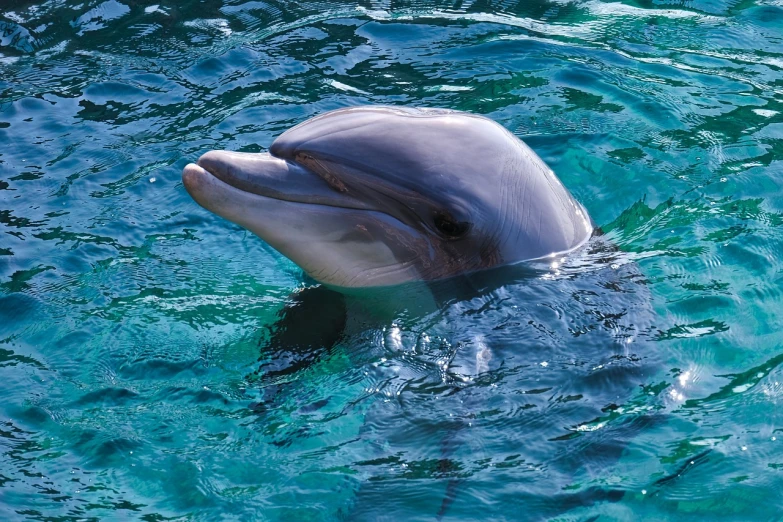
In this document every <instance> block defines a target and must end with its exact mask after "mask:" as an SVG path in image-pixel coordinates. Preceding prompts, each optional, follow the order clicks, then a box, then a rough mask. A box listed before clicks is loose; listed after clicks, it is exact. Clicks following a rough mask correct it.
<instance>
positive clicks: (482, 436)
mask: <svg viewBox="0 0 783 522" xmlns="http://www.w3.org/2000/svg"><path fill="white" fill-rule="evenodd" d="M368 103H376V104H378V103H382V104H400V105H412V106H432V107H448V108H453V109H460V110H466V111H471V112H475V113H479V114H483V115H486V116H488V117H490V118H493V119H494V120H496V121H498V122H499V123H501V124H502V125H504V126H505V127H506V128H508V129H510V130H511V131H512V132H514V133H515V134H516V135H518V136H519V137H520V138H522V139H524V140H525V141H526V142H527V143H528V144H529V145H530V146H531V147H532V148H533V149H534V150H536V152H537V153H538V154H539V155H540V156H541V157H542V158H543V159H544V160H545V161H546V162H547V163H548V164H549V165H550V166H551V167H552V168H553V169H554V170H555V172H556V173H557V174H558V176H559V177H560V178H561V179H562V180H563V182H564V183H565V185H566V186H567V187H568V188H569V189H570V190H571V192H572V193H573V194H574V195H575V197H576V198H577V199H578V200H579V201H581V202H582V203H583V204H584V205H585V207H586V208H587V209H588V211H589V212H590V214H591V216H592V217H593V219H594V220H595V222H596V223H597V224H598V225H600V226H601V227H602V229H603V230H604V231H605V233H606V235H605V236H604V238H605V239H606V240H607V241H608V242H609V244H612V245H616V246H617V247H619V250H618V251H612V250H611V249H610V250H609V252H608V253H606V254H602V255H597V256H596V255H592V254H589V253H585V254H584V256H586V257H584V258H578V259H576V260H573V261H572V262H571V264H572V266H571V268H569V269H568V270H566V269H565V268H563V269H557V268H553V269H552V271H551V273H548V274H545V275H544V276H541V277H536V278H528V279H524V278H523V279H521V280H509V281H506V282H504V283H503V284H499V285H493V286H490V287H487V288H486V289H485V290H483V291H481V292H477V293H469V294H464V293H459V292H456V293H454V294H453V296H452V298H451V299H446V300H444V301H442V302H439V303H438V305H437V306H436V307H435V308H433V306H432V303H429V304H424V305H421V306H419V305H418V304H416V303H417V299H418V297H416V296H413V297H411V296H407V299H408V300H407V301H406V299H405V296H402V298H400V299H399V301H397V298H398V297H399V296H397V297H394V299H395V301H396V302H399V303H412V304H410V305H405V307H404V308H403V309H402V310H396V311H395V312H394V313H393V314H392V315H391V316H388V315H386V316H384V315H383V314H381V315H379V316H377V317H381V319H377V318H376V319H375V320H373V321H363V322H362V321H359V322H358V323H359V326H358V327H357V326H356V323H357V321H356V320H353V321H354V324H353V327H350V328H347V329H346V330H345V332H343V334H342V335H341V336H340V337H339V338H336V337H334V332H325V333H324V334H323V337H322V338H323V341H322V344H321V345H318V343H316V344H315V345H312V346H310V347H309V348H308V350H307V351H305V353H299V352H293V351H291V350H290V349H288V348H286V346H285V345H284V344H281V343H280V342H278V341H279V339H280V338H281V334H280V332H281V331H282V330H281V328H282V326H281V325H280V323H279V322H278V319H279V318H280V317H281V316H285V313H286V312H285V311H284V309H285V307H286V306H287V304H288V306H289V309H290V306H291V303H292V302H293V301H292V299H294V298H292V295H293V294H294V293H295V292H296V291H297V290H300V289H302V288H304V287H305V286H307V285H310V284H311V282H310V281H307V280H306V278H305V277H304V276H303V275H302V273H301V271H300V270H299V269H298V268H297V267H296V266H295V265H293V264H292V263H291V262H289V261H287V260H286V259H284V258H282V257H281V256H280V255H279V254H277V253H276V252H275V251H273V250H272V249H270V248H269V247H267V246H266V245H264V243H263V242H262V241H260V240H259V239H257V238H255V237H254V236H252V235H250V234H249V233H247V232H245V231H243V230H242V229H240V228H238V227H236V226H234V225H232V224H230V223H228V222H225V221H223V220H221V219H219V218H217V217H216V216H213V215H211V214H209V213H208V212H206V211H205V210H203V209H201V208H200V207H198V206H197V205H196V204H195V203H194V202H193V201H192V200H191V199H190V198H189V196H188V195H187V193H186V192H185V190H184V188H183V187H182V184H181V182H180V173H181V170H182V168H183V167H184V166H185V164H187V163H188V162H191V161H193V160H194V159H196V158H197V157H198V156H199V155H200V154H201V153H203V152H205V151H207V150H210V149H230V150H241V151H263V150H266V148H267V147H268V146H269V145H270V144H271V142H272V141H273V139H274V138H275V137H276V136H277V135H279V134H280V133H281V132H283V131H284V130H285V129H287V128H289V127H291V126H292V125H294V124H297V123H299V122H301V121H303V120H305V119H307V118H309V117H311V116H314V115H317V114H320V113H323V112H324V111H327V110H330V109H335V108H339V107H345V106H351V105H356V104H368ZM781 160H783V4H781V3H780V1H779V0H741V1H740V0H737V1H732V0H713V1H700V0H680V1H678V0H671V1H669V2H664V1H654V0H652V1H647V0H638V1H631V0H628V1H625V2H600V1H598V0H588V1H575V2H562V1H545V0H537V1H531V2H484V1H475V2H472V1H470V0H468V1H457V2H434V3H427V4H419V3H417V2H415V1H414V2H361V3H359V4H338V3H325V2H321V3H312V2H298V3H287V2H280V1H276V0H273V1H250V2H242V1H229V0H226V1H222V2H221V1H217V0H215V1H213V0H209V1H205V2H196V1H184V2H170V1H168V0H161V1H159V2H158V3H157V4H153V3H152V2H147V3H141V2H135V1H128V0H107V1H101V0H88V1H87V2H80V1H73V0H61V1H55V0H51V1H48V2H32V1H22V0H18V1H16V2H5V3H3V4H2V6H0V383H1V384H0V391H1V392H2V397H3V400H2V402H1V403H0V518H2V519H4V520H27V519H29V520H98V519H126V520H139V519H140V520H148V521H154V520H169V519H171V520H217V519H229V520H233V519H257V520H335V519H343V520H382V519H387V520H417V519H420V520H433V519H435V518H436V517H438V516H440V517H442V518H443V519H444V520H458V519H466V520H468V519H472V520H488V519H493V520H638V519H656V520H663V519H666V520H691V519H693V518H695V517H697V516H698V517H702V518H704V519H708V520H749V519H757V520H780V519H781V516H783V515H781V514H782V513H783V500H781V497H780V487H781V483H783V475H782V474H783V449H781V448H783V446H782V445H783V440H782V439H783V414H781V413H780V412H779V411H778V405H779V402H780V401H781V400H783V367H781V363H783V333H782V332H781V330H782V327H783V324H782V320H781V317H783V254H781V252H783V233H782V232H781V230H782V229H781V224H783V196H782V195H781V194H783V190H782V189H783V186H782V185H783V162H782V161H781ZM591 256H592V257H591ZM580 267H581V268H580ZM426 298H427V296H426V295H424V296H422V297H421V300H422V301H426ZM387 299H389V300H390V299H392V297H391V296H387ZM377 300H378V301H380V303H377V302H376V303H375V305H379V306H381V307H382V305H383V304H384V303H383V301H384V297H383V296H381V297H379V298H377ZM317 304H318V302H317V301H316V305H317ZM327 305H328V303H325V304H324V305H323V306H322V308H321V310H323V311H324V312H323V313H327V310H333V308H329V306H331V305H328V306H327ZM352 307H353V308H352ZM348 308H349V309H351V310H353V309H355V305H350V306H348ZM307 310H309V312H308V313H310V314H315V315H312V316H311V318H308V316H307V314H304V315H302V314H300V317H299V318H298V323H296V324H297V325H298V326H297V327H298V328H299V329H305V330H306V329H307V328H308V325H309V324H313V325H314V324H316V323H317V321H316V318H315V316H317V315H318V313H317V311H318V310H319V308H318V307H317V306H316V307H315V308H314V309H312V307H311V308H310V309H307ZM313 310H315V311H316V312H314V311H313ZM355 313H356V312H351V311H350V310H349V315H351V314H355ZM354 317H355V315H354ZM349 322H350V318H349ZM348 326H350V325H348ZM315 334H316V337H318V336H319V335H320V334H319V332H315ZM327 334H328V335H327ZM330 335H331V336H332V337H329V336H330ZM318 338H321V337H318ZM331 341H336V342H334V343H333V342H331ZM596 517H597V518H596Z"/></svg>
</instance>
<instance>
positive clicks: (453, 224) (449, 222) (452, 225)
mask: <svg viewBox="0 0 783 522" xmlns="http://www.w3.org/2000/svg"><path fill="white" fill-rule="evenodd" d="M435 228H437V229H438V231H439V232H440V233H441V234H443V235H444V236H446V237H449V238H458V237H462V236H464V235H465V233H466V232H467V231H468V229H469V228H470V223H467V222H465V221H454V220H453V219H451V218H450V217H448V216H444V215H443V214H438V215H436V216H435Z"/></svg>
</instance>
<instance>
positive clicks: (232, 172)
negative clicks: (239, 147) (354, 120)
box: [182, 150, 376, 210]
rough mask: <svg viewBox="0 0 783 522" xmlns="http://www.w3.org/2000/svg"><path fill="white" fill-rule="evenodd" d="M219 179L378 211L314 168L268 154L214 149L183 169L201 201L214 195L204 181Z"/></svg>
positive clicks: (289, 197) (252, 189)
mask: <svg viewBox="0 0 783 522" xmlns="http://www.w3.org/2000/svg"><path fill="white" fill-rule="evenodd" d="M209 177H212V178H216V179H218V180H220V181H222V182H223V183H225V184H226V185H229V186H231V187H233V188H235V189H238V190H241V191H242V192H246V193H249V194H255V195H257V196H263V197H265V198H271V199H276V200H280V201H288V202H291V203H307V204H312V205H321V206H329V207H338V208H349V209H356V210H376V209H375V208H373V206H371V205H368V204H367V202H365V201H362V200H360V199H357V198H355V197H352V196H350V195H349V194H347V193H346V191H345V190H344V189H342V190H341V187H340V186H339V185H338V186H335V182H334V181H330V180H326V179H324V178H323V177H321V176H320V175H318V174H317V173H315V172H313V171H312V170H310V169H308V168H306V167H304V166H302V165H300V164H298V163H296V162H293V161H289V160H284V159H280V158H277V157H275V156H272V155H271V154H269V153H261V154H258V153H245V152H231V151H223V150H213V151H210V152H207V153H206V154H204V155H202V156H201V157H200V158H199V159H198V161H197V163H189V164H188V165H186V166H185V168H184V170H183V171H182V182H183V184H184V185H185V188H186V189H187V190H188V192H189V193H190V194H191V196H193V198H194V199H196V201H197V202H199V203H202V202H203V201H204V200H205V199H208V198H211V197H214V196H215V195H214V194H208V193H203V189H201V187H203V186H204V183H203V181H205V180H206V179H208V178H209Z"/></svg>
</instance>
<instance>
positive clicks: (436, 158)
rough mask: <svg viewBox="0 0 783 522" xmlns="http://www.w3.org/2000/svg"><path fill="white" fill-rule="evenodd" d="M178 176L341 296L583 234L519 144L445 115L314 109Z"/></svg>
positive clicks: (543, 168) (473, 119) (496, 261)
mask: <svg viewBox="0 0 783 522" xmlns="http://www.w3.org/2000/svg"><path fill="white" fill-rule="evenodd" d="M182 180H183V183H184V185H185V188H186V190H187V191H188V193H189V194H190V195H191V196H192V197H193V199H194V200H196V202H197V203H198V204H200V205H201V206H202V207H204V208H206V209H207V210H209V211H211V212H213V213H215V214H217V215H219V216H221V217H223V218H225V219H228V220H229V221H232V222H234V223H236V224H238V225H240V226H242V227H244V228H246V229H248V230H250V231H251V232H253V233H254V234H256V235H257V236H259V237H260V238H261V239H263V240H264V241H266V242H267V243H268V244H269V245H271V246H272V247H273V248H275V249H276V250H277V251H279V252H280V253H281V254H283V255H284V256H286V257H288V258H289V259H291V260H292V261H293V262H294V263H296V264H297V265H299V266H300V267H301V268H302V269H303V270H304V271H305V273H306V274H307V275H309V276H310V277H312V278H313V279H314V280H316V281H318V282H320V283H323V284H325V285H327V286H330V287H336V288H344V289H350V288H366V287H380V286H390V285H399V284H402V283H407V282H413V281H426V282H430V281H438V280H445V279H448V278H451V277H454V276H457V275H463V274H470V273H474V272H478V271H481V270H486V269H490V268H494V267H499V266H504V265H510V264H516V263H520V262H523V261H535V260H542V259H547V258H549V257H550V256H556V255H559V254H565V253H568V252H571V251H574V250H576V249H578V248H580V247H581V246H582V245H584V244H585V243H586V242H587V240H588V239H589V238H590V237H591V235H592V233H593V229H594V226H593V222H592V220H591V219H590V217H589V216H588V214H587V211H586V210H585V208H584V207H583V206H582V205H581V204H580V203H579V202H577V201H576V200H575V199H574V198H573V196H572V195H571V194H570V193H569V191H568V190H567V189H566V188H565V187H564V186H563V184H562V183H561V181H560V180H559V179H558V178H557V177H556V176H555V173H554V172H553V171H552V169H550V168H549V167H548V166H547V165H546V164H545V163H544V161H542V160H541V158H539V157H538V156H537V155H536V153H535V152H533V150H532V149H530V147H528V146H527V145H526V144H525V143H523V142H522V141H521V140H519V139H518V138H517V137H516V136H514V135H513V134H512V133H510V132H509V131H508V130H506V129H505V128H504V127H502V126H501V125H499V124H498V123H496V122H494V121H492V120H490V119H488V118H485V117H482V116H478V115H474V114H469V113H465V112H459V111H453V110H447V109H430V108H402V107H388V106H361V107H351V108H344V109H338V110H334V111H330V112H326V113H324V114H322V115H319V116H316V117H314V118H311V119H309V120H307V121H305V122H303V123H300V124H299V125H297V126H295V127H293V128H291V129H289V130H287V131H286V132H284V133H283V134H282V135H280V136H279V137H278V138H277V139H276V140H275V141H274V142H273V143H272V145H271V147H270V148H269V152H268V153H259V154H251V153H240V152H230V151H210V152H207V153H206V154H204V155H203V156H201V157H200V158H199V159H198V162H197V163H190V164H188V165H187V166H186V167H185V168H184V170H183V173H182Z"/></svg>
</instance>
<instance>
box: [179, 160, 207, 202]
mask: <svg viewBox="0 0 783 522" xmlns="http://www.w3.org/2000/svg"><path fill="white" fill-rule="evenodd" d="M206 173H207V171H206V170H204V169H203V168H201V167H200V166H198V165H197V164H195V163H188V164H187V165H185V168H184V169H182V184H183V185H185V189H186V190H187V191H188V192H189V193H190V194H191V195H192V194H193V191H194V190H196V188H197V187H198V186H199V184H201V183H202V182H203V181H204V175H205V174H206Z"/></svg>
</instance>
